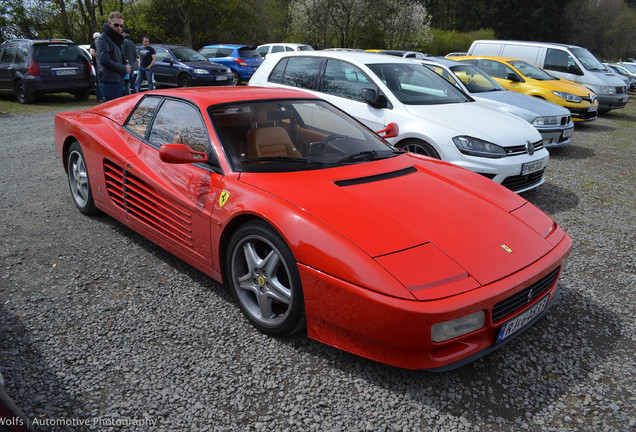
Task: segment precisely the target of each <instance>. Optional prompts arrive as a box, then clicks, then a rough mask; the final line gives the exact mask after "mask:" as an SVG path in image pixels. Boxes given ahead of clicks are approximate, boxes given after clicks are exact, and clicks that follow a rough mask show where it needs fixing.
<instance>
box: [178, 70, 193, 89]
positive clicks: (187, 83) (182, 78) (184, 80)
mask: <svg viewBox="0 0 636 432" xmlns="http://www.w3.org/2000/svg"><path fill="white" fill-rule="evenodd" d="M177 86H178V87H192V77H190V75H188V74H185V73H184V74H181V75H179V79H178V81H177Z"/></svg>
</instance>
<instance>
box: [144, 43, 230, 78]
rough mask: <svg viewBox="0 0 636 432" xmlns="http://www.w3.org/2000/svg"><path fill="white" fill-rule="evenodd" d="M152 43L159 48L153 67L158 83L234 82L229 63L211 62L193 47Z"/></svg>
mask: <svg viewBox="0 0 636 432" xmlns="http://www.w3.org/2000/svg"><path fill="white" fill-rule="evenodd" d="M151 46H152V47H153V48H154V49H155V51H156V52H157V61H156V63H155V65H154V66H153V67H152V73H153V75H154V81H155V83H156V84H160V85H168V86H177V87H192V86H216V85H234V84H233V81H234V80H233V78H234V75H233V74H232V71H231V70H230V69H229V68H228V67H226V66H223V65H222V64H219V63H215V62H211V61H209V60H208V59H207V58H205V57H203V56H202V55H201V54H199V53H198V52H196V51H194V50H192V49H190V48H186V47H184V46H178V45H156V44H152V45H151ZM137 48H138V49H139V48H140V47H137Z"/></svg>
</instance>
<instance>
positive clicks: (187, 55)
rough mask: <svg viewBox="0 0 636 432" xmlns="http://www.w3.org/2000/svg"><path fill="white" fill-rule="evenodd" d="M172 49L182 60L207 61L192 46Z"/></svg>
mask: <svg viewBox="0 0 636 432" xmlns="http://www.w3.org/2000/svg"><path fill="white" fill-rule="evenodd" d="M170 51H172V54H173V55H174V56H175V57H176V58H177V60H178V61H180V62H192V61H207V59H206V58H205V57H203V56H202V55H201V54H199V53H198V52H196V51H194V50H191V49H190V48H172V49H171V50H170Z"/></svg>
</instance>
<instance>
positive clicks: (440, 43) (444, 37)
mask: <svg viewBox="0 0 636 432" xmlns="http://www.w3.org/2000/svg"><path fill="white" fill-rule="evenodd" d="M431 30H432V33H433V40H432V41H431V42H430V43H428V44H425V45H424V46H422V47H421V51H424V52H426V53H429V54H433V55H435V56H443V55H446V54H448V53H449V52H457V51H459V52H466V51H468V48H469V47H470V44H472V43H473V41H474V40H477V39H495V31H494V30H493V29H479V30H475V31H471V32H468V33H463V32H456V31H453V30H451V31H448V30H440V29H431Z"/></svg>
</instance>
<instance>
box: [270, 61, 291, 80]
mask: <svg viewBox="0 0 636 432" xmlns="http://www.w3.org/2000/svg"><path fill="white" fill-rule="evenodd" d="M287 60H288V59H286V58H284V59H282V60H281V61H279V62H278V64H277V65H276V67H275V68H274V70H272V73H271V74H270V75H269V79H268V81H269V82H273V83H278V84H282V83H283V77H284V76H285V68H286V67H287Z"/></svg>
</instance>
